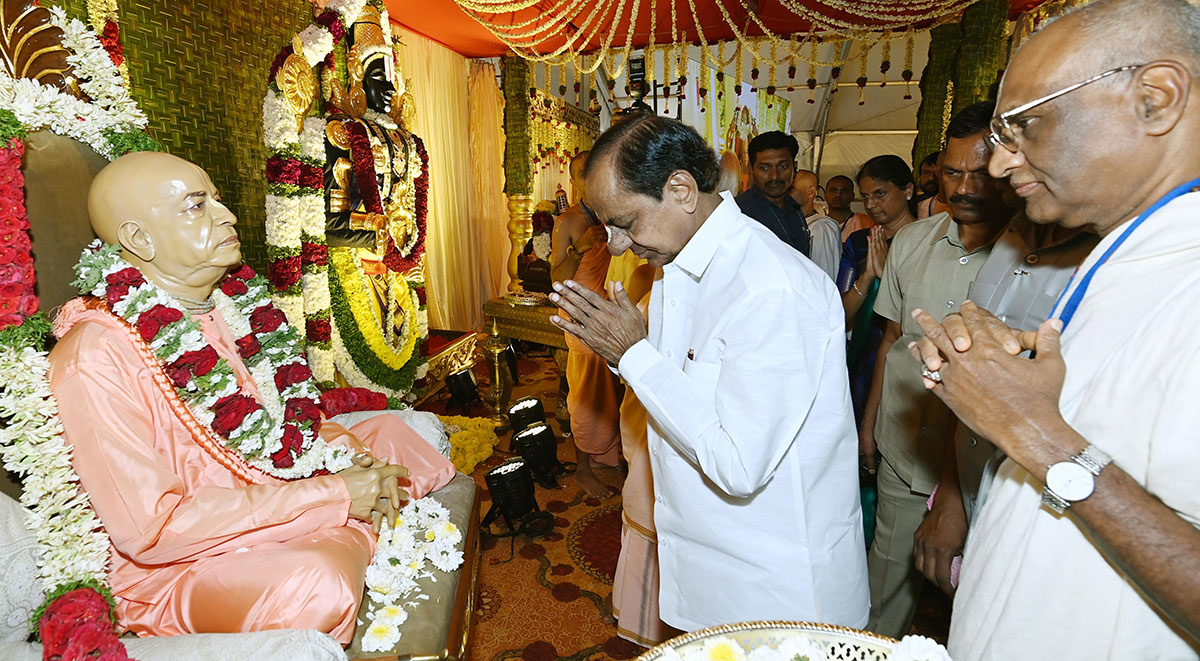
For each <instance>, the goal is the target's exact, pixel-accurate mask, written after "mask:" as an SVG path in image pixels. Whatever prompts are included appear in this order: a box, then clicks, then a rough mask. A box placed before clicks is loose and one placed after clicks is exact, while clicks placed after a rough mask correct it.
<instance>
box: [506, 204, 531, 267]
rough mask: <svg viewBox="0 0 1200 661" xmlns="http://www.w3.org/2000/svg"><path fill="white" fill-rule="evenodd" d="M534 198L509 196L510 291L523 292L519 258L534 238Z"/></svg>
mask: <svg viewBox="0 0 1200 661" xmlns="http://www.w3.org/2000/svg"><path fill="white" fill-rule="evenodd" d="M533 206H534V205H533V196H532V195H509V196H508V240H509V241H511V242H512V245H511V246H509V249H508V277H509V281H508V291H521V280H520V279H519V278H518V277H517V258H518V257H520V256H521V251H522V250H524V249H525V244H526V243H529V240H530V239H532V238H533Z"/></svg>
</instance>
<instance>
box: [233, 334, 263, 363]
mask: <svg viewBox="0 0 1200 661" xmlns="http://www.w3.org/2000/svg"><path fill="white" fill-rule="evenodd" d="M233 343H234V344H236V345H237V348H238V355H239V356H241V357H242V359H243V360H245V359H248V358H251V357H253V356H256V355H258V352H259V351H262V344H260V343H259V342H258V338H257V337H254V336H253V335H247V336H246V337H243V338H241V339H238V340H234V341H233Z"/></svg>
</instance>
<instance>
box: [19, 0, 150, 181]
mask: <svg viewBox="0 0 1200 661" xmlns="http://www.w3.org/2000/svg"><path fill="white" fill-rule="evenodd" d="M49 11H50V22H51V24H53V25H54V26H56V27H58V28H61V29H62V31H63V33H64V37H63V45H64V46H66V47H67V49H68V50H69V51H72V52H71V54H70V55H68V56H67V61H68V62H69V63H71V64H72V65H73V66H74V67H75V73H76V74H77V75H78V78H79V83H80V88H81V89H82V90H83V91H84V92H86V93H87V95H88V96H89V97H91V98H92V102H91V103H87V102H84V101H81V100H79V99H77V98H75V97H73V96H71V95H69V94H67V93H65V92H62V91H59V90H57V89H55V88H52V87H49V86H45V85H42V84H41V83H39V82H37V81H34V80H30V79H28V78H13V77H11V76H9V75H8V74H7V73H5V72H3V71H0V108H5V109H8V110H10V111H12V113H13V114H14V115H16V117H17V119H18V120H19V121H20V122H21V124H22V125H23V126H24V127H25V129H26V130H29V131H37V130H39V129H49V130H50V131H52V132H53V133H56V134H58V135H63V136H67V137H69V138H74V139H76V140H78V141H80V142H83V143H86V144H87V145H89V146H91V148H92V149H94V150H96V152H97V153H98V154H100V155H101V156H104V157H105V158H110V159H111V158H112V156H113V153H112V148H111V146H110V145H109V143H108V139H107V138H106V137H105V135H104V134H105V133H106V132H109V131H116V132H119V133H124V132H128V131H133V130H136V129H142V128H145V126H146V116H145V115H144V114H142V111H141V110H139V109H138V107H137V104H136V103H135V102H134V100H133V99H132V98H131V97H130V96H129V92H128V90H126V89H125V86H124V84H123V81H122V80H121V74H120V72H119V71H118V70H117V68H116V67H115V66H113V63H112V59H111V57H110V56H109V54H108V52H107V51H105V50H104V46H103V45H101V43H100V39H99V38H98V37H96V34H95V33H94V32H92V31H91V29H90V28H88V27H87V26H86V25H84V24H83V23H82V22H81V21H79V20H77V19H68V18H67V16H66V14H65V13H64V12H63V10H62V8H60V7H50V8H49Z"/></svg>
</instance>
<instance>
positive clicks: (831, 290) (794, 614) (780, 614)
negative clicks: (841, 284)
mask: <svg viewBox="0 0 1200 661" xmlns="http://www.w3.org/2000/svg"><path fill="white" fill-rule="evenodd" d="M630 124H635V125H633V126H630ZM611 131H619V132H620V133H618V134H616V135H615V136H609V138H608V139H605V138H604V137H601V139H600V141H598V142H597V148H598V150H594V151H593V159H595V160H594V163H595V165H591V164H590V165H589V179H588V182H589V184H588V186H589V199H591V196H590V193H591V191H592V185H593V183H592V182H593V180H592V178H591V174H592V172H593V170H592V169H591V168H593V167H594V168H595V170H594V171H595V172H596V174H597V178H596V180H595V181H596V183H597V188H598V189H600V190H597V193H598V195H597V196H596V197H595V199H596V200H597V204H598V212H601V213H600V216H601V218H602V219H603V220H604V221H605V222H606V223H608V224H609V227H610V228H611V230H610V231H611V236H612V239H611V243H610V245H612V246H614V248H613V249H619V250H625V248H626V247H627V246H630V245H631V244H632V249H633V251H634V252H635V253H638V254H639V255H642V256H645V257H647V258H648V259H649V262H650V264H651V265H655V266H659V265H662V266H663V274H662V277H661V278H660V279H658V280H657V281H655V283H654V286H653V289H652V291H651V298H650V312H649V313H650V320H649V332H648V335H647V336H645V337H644V339H640V340H639V341H637V342H636V343H630V344H631V346H624V347H622V348H621V349H619V350H616V351H613V350H606V349H605V346H604V343H603V341H602V340H598V339H596V338H595V337H594V336H593V335H592V334H591V332H590V331H588V330H585V329H584V328H585V327H588V325H589V324H591V325H592V327H593V329H594V330H596V332H614V333H619V332H620V331H614V330H612V329H613V328H614V327H617V326H620V325H622V324H623V323H624V322H626V321H629V322H632V321H633V318H632V317H630V318H629V319H623V320H622V322H621V323H618V322H615V321H612V322H610V320H607V319H605V318H604V317H603V314H602V313H601V311H600V310H595V311H591V310H592V309H591V308H588V309H580V307H579V306H580V305H585V304H586V305H589V306H590V305H603V306H605V308H604V309H605V310H611V309H614V308H615V309H618V310H619V311H620V312H621V313H622V314H630V315H636V314H637V310H636V308H633V307H632V304H628V305H624V304H625V303H626V302H627V298H628V297H626V296H624V293H623V292H620V293H619V295H618V301H617V302H609V301H605V300H603V299H601V298H600V297H598V296H587V295H586V293H584V292H582V291H579V292H577V291H575V289H574V288H573V287H572V286H571V283H567V284H566V285H562V284H560V285H559V286H557V288H556V290H557V291H558V292H559V294H558V295H556V296H555V298H556V301H557V302H559V304H560V305H561V306H563V308H564V309H566V310H567V312H568V313H569V314H570V315H571V317H572V318H573V319H574V320H576V321H577V322H579V323H569V322H568V323H564V322H562V320H559V323H560V325H562V326H563V328H564V329H567V330H569V331H571V332H576V333H578V334H580V337H581V339H584V340H585V341H589V340H590V341H592V342H595V343H596V345H597V346H596V347H595V348H596V351H597V353H600V354H601V355H605V356H606V357H608V358H610V361H611V362H616V363H617V364H619V369H620V373H621V376H622V377H623V378H624V379H625V381H626V382H627V383H628V384H629V386H630V387H631V388H633V390H634V392H636V393H637V396H638V398H639V399H640V400H641V402H642V404H643V405H644V406H645V408H646V410H647V412H648V414H649V417H650V425H649V429H648V445H649V448H650V461H651V467H652V471H653V475H654V491H655V503H654V522H655V526H656V528H657V531H658V540H659V541H658V544H659V546H658V554H659V563H660V567H661V588H660V602H659V603H660V609H661V618H662V620H663V621H664V622H666V623H668V624H670V625H672V626H675V627H678V628H681V629H686V630H694V629H699V628H702V627H707V626H713V625H718V624H724V623H729V622H739V621H744V620H760V619H789V620H809V621H816V622H828V623H833V624H839V625H844V626H852V627H861V626H862V625H863V624H864V623H865V622H866V619H867V610H868V589H867V576H866V562H865V555H864V553H863V548H864V541H863V531H862V518H861V512H860V507H859V496H858V471H857V463H856V459H857V445H856V440H855V430H854V423H853V418H852V414H851V405H850V395H849V385H848V383H849V382H848V379H847V376H846V367H845V334H844V328H843V318H844V313H843V312H842V309H841V306H840V302H839V298H838V293H837V291H836V289H835V287H834V286H833V282H832V281H831V280H830V279H829V277H828V276H827V275H825V274H824V273H823V272H822V271H821V270H820V269H819V268H817V267H816V266H815V265H814V264H813V263H812V262H811V261H809V260H808V259H807V258H805V257H804V256H802V255H800V254H799V253H797V252H796V251H795V250H793V249H792V248H790V247H789V246H788V245H787V244H785V243H783V242H782V241H780V240H779V239H777V238H776V237H775V236H774V235H773V234H772V233H771V232H770V230H768V229H766V228H765V227H763V226H762V225H761V224H759V223H757V222H755V221H754V220H753V219H751V218H749V217H747V216H745V215H743V214H742V213H741V212H740V210H739V209H738V206H737V204H736V203H735V202H734V200H733V198H732V197H731V196H730V195H729V194H727V193H722V194H721V195H720V196H719V197H718V196H717V194H716V193H715V192H714V191H713V189H714V188H715V186H716V169H717V168H716V158H715V156H714V155H712V153H711V151H709V150H708V148H707V147H706V146H705V145H704V143H703V140H702V139H700V137H699V136H698V135H695V132H694V131H693V130H692V129H690V128H688V127H686V126H684V125H683V124H680V123H678V122H675V121H674V120H669V119H663V118H656V117H653V116H648V117H645V118H637V119H630V120H627V121H626V122H625V123H622V124H620V125H618V127H616V128H614V129H612V130H611ZM676 134H678V135H676ZM662 136H666V137H662ZM656 140H657V141H660V142H661V141H663V140H665V141H667V142H668V144H670V145H671V146H673V147H674V148H675V149H676V150H683V151H686V150H688V149H692V151H694V152H696V153H695V154H691V160H687V159H684V158H680V159H679V162H681V163H682V162H684V161H686V162H687V164H688V165H689V166H691V167H693V168H695V169H698V170H699V171H698V172H697V173H695V174H692V173H690V172H689V171H688V170H687V169H686V168H685V166H684V165H682V164H681V165H678V166H677V167H679V168H680V169H679V170H675V171H674V172H673V173H671V174H670V175H669V177H668V181H667V182H666V183H665V187H664V184H659V183H658V182H656V181H653V180H651V181H649V182H648V183H646V182H643V183H642V184H641V186H642V187H643V189H647V188H648V189H651V190H652V189H654V188H655V187H658V188H660V189H662V190H663V192H662V193H661V196H662V198H663V200H665V201H663V200H660V201H659V202H658V204H657V205H656V204H655V201H654V199H653V196H652V195H647V194H638V193H636V192H634V191H631V190H629V189H628V188H625V190H624V191H622V190H621V189H622V188H623V187H624V186H625V184H623V183H622V181H621V180H622V179H627V176H626V174H621V173H618V172H617V171H616V170H617V169H618V168H619V167H620V166H619V165H617V162H619V161H623V162H624V163H626V164H646V163H647V161H648V160H651V161H652V160H653V157H651V158H649V159H648V157H647V156H646V155H645V154H644V153H642V150H644V148H645V144H646V143H647V142H648V141H650V142H653V141H656ZM680 143H682V144H680ZM656 151H657V153H656V157H657V158H659V159H668V160H666V162H665V163H649V164H647V165H645V168H644V169H641V165H638V166H637V167H638V168H639V169H638V171H639V172H645V171H649V172H654V171H658V172H671V170H672V167H673V166H672V165H671V164H670V163H671V162H670V160H669V159H670V158H671V156H670V155H667V156H664V155H663V154H664V153H667V154H669V152H670V150H669V149H668V148H667V147H664V146H662V145H660V147H659V149H658V150H656ZM689 153H690V152H689ZM702 154H708V158H709V159H711V163H709V162H708V161H707V160H706V159H705V158H704V157H703V156H702ZM698 161H699V162H700V165H696V163H697V162H698ZM709 175H711V176H709ZM639 176H641V175H639ZM685 188H686V190H687V191H689V192H686V193H683V192H681V191H683V190H684V189H685ZM706 188H707V191H706V190H705V189H706ZM631 196H633V197H640V198H642V200H643V203H644V204H645V205H647V206H648V207H655V206H661V205H673V204H675V203H676V202H677V201H678V200H681V199H682V200H684V201H683V202H682V205H681V206H675V207H673V208H672V209H670V210H664V209H661V208H659V209H658V211H656V212H653V213H648V214H645V215H642V214H641V212H640V211H636V210H635V207H628V206H621V205H625V204H626V203H628V202H629V201H630V199H631ZM681 196H682V197H681ZM634 204H635V205H637V204H640V203H639V202H634ZM680 208H683V209H684V211H683V212H680V211H679V209H680ZM634 213H636V214H637V217H636V218H631V217H630V214H634ZM691 223H694V224H691ZM689 233H690V235H689ZM660 239H661V240H660ZM643 242H644V243H643ZM584 296H586V299H587V301H586V303H585V301H584V298H583V297H584ZM630 311H631V312H630ZM577 312H578V313H579V314H577ZM630 328H631V329H632V326H631V327H630ZM643 332H644V331H643ZM618 357H619V360H612V359H613V358H618Z"/></svg>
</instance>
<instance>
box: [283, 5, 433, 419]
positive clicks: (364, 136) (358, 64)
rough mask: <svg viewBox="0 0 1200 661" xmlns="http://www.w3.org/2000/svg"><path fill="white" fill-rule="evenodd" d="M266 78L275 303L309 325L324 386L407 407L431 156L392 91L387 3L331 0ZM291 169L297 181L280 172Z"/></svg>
mask: <svg viewBox="0 0 1200 661" xmlns="http://www.w3.org/2000/svg"><path fill="white" fill-rule="evenodd" d="M271 80H272V87H271V88H269V89H268V94H267V98H266V100H265V102H264V106H263V112H264V121H266V122H268V123H269V122H271V119H272V116H275V117H276V118H277V119H276V125H275V126H274V129H275V131H273V130H272V126H270V125H268V126H266V127H265V131H264V133H265V138H266V142H267V146H268V148H269V149H271V151H272V152H273V154H272V157H271V159H270V160H269V161H268V164H267V180H268V198H267V216H268V217H267V239H268V244H271V245H269V247H268V250H269V251H270V252H271V253H272V259H273V261H272V273H271V274H272V276H273V277H272V278H271V282H272V284H273V285H274V286H275V290H276V291H275V293H276V300H277V302H278V304H279V305H280V307H282V308H283V309H284V310H285V312H287V313H288V318H289V319H293V318H295V319H296V320H294V321H293V324H294V325H295V324H297V321H299V320H301V319H302V321H301V322H300V323H303V324H306V325H307V330H308V333H307V338H306V339H307V340H308V346H309V358H310V363H315V366H314V371H315V372H316V373H317V374H318V375H319V376H320V378H321V379H322V380H323V381H326V382H328V383H330V384H332V383H334V382H336V383H339V384H343V383H344V384H349V385H352V386H358V387H365V388H372V389H374V390H377V391H380V392H384V393H385V394H387V395H388V396H389V397H392V398H396V399H404V398H406V397H407V396H409V393H410V391H411V389H412V388H413V384H414V381H417V380H419V379H421V378H422V377H423V376H424V372H425V369H426V360H425V358H424V355H423V354H424V340H425V338H426V337H427V336H428V323H427V321H426V314H425V309H424V308H425V297H424V284H425V283H424V279H425V277H424V262H423V257H424V243H425V213H426V209H427V205H426V200H427V190H428V179H429V177H428V154H427V153H426V151H425V148H424V145H423V143H422V142H421V139H420V138H419V137H417V136H416V135H414V134H413V133H412V132H411V128H412V123H413V119H414V114H415V107H414V104H413V99H412V96H411V95H410V94H408V93H407V92H406V91H403V90H397V85H398V83H400V81H401V79H400V77H399V76H398V74H397V72H396V59H395V55H394V51H393V47H392V38H391V30H390V27H389V25H388V18H387V10H386V8H384V6H383V5H382V3H378V2H367V3H362V2H360V1H359V2H356V1H354V0H343V1H341V2H331V3H330V4H329V5H327V6H326V9H325V11H323V12H321V13H319V14H318V15H317V17H316V20H315V21H314V23H313V24H312V25H311V26H309V28H307V29H305V30H303V31H301V33H300V34H298V35H297V37H296V40H295V43H294V44H293V45H292V46H291V47H289V48H285V49H284V50H283V51H282V52H281V53H280V56H279V57H278V58H277V59H276V64H275V66H274V67H273V70H272V76H271ZM276 131H277V132H278V135H277V134H276ZM318 131H319V133H318ZM292 136H294V143H293V142H292V140H293V138H292ZM296 152H298V153H296ZM292 161H294V162H295V166H294V167H295V171H296V172H298V174H297V175H296V177H295V179H291V180H290V179H287V178H286V177H281V176H280V173H284V175H286V173H288V172H291V171H292V170H291V169H289V168H291V167H292V166H291V165H290V163H291V162H292ZM273 164H274V165H273ZM318 168H319V169H318ZM293 181H294V182H295V183H296V184H298V185H296V186H294V187H293V186H291V184H292V183H293ZM298 200H299V201H298ZM289 205H290V206H289ZM293 209H294V211H293ZM289 220H291V221H293V222H295V224H296V227H295V228H294V229H293V230H292V231H286V230H285V229H284V228H286V223H287V222H288V221H289ZM280 221H282V223H281V222H280ZM273 237H274V238H277V239H278V241H273V240H272V239H273ZM297 238H298V239H299V241H296V239H297ZM280 241H282V242H283V243H280ZM287 242H291V245H287ZM296 244H299V245H296ZM293 246H295V247H293ZM276 256H278V258H276ZM289 300H290V305H289V304H288V302H289ZM322 367H324V368H325V369H324V371H323V370H322Z"/></svg>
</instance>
